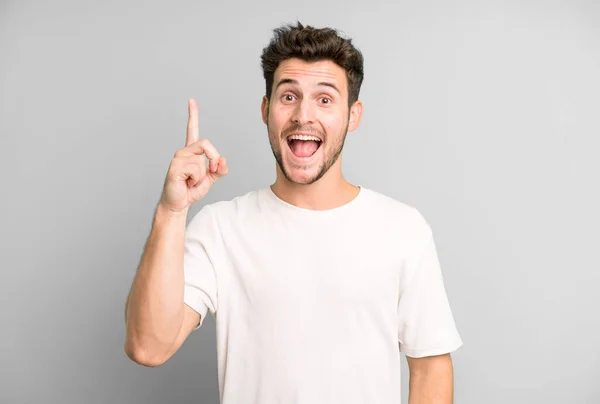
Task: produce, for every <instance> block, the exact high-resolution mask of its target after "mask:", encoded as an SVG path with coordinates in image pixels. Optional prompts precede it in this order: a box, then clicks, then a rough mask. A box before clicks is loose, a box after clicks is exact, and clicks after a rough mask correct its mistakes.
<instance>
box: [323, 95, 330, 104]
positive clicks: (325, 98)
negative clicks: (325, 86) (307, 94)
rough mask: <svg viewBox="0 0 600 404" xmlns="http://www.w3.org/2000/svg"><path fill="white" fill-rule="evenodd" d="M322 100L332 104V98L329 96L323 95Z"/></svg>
mask: <svg viewBox="0 0 600 404" xmlns="http://www.w3.org/2000/svg"><path fill="white" fill-rule="evenodd" d="M321 100H322V101H323V104H331V98H329V97H323V98H321ZM325 101H326V102H325Z"/></svg>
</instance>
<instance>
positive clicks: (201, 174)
mask: <svg viewBox="0 0 600 404" xmlns="http://www.w3.org/2000/svg"><path fill="white" fill-rule="evenodd" d="M183 173H184V175H185V176H187V179H186V182H187V184H188V186H190V187H195V186H197V185H198V184H199V183H200V182H201V181H202V179H203V178H205V177H206V167H205V166H204V165H203V164H200V165H198V164H195V163H190V164H186V165H184V166H183Z"/></svg>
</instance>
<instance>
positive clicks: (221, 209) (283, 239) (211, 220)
mask: <svg viewBox="0 0 600 404" xmlns="http://www.w3.org/2000/svg"><path fill="white" fill-rule="evenodd" d="M184 274H185V289H184V302H185V303H186V304H187V305H189V306H190V307H191V308H193V309H194V310H196V311H197V312H198V313H200V315H201V320H200V325H199V326H198V327H197V328H196V329H198V328H199V327H200V326H201V325H202V323H203V320H204V318H205V316H206V314H207V312H210V313H211V314H212V315H213V316H214V318H215V321H216V333H217V363H218V384H219V395H220V400H221V403H222V404H315V403H328V404H329V403H331V404H337V403H344V404H359V403H360V404H365V403H377V404H399V403H400V382H401V379H400V369H401V368H400V358H401V356H400V350H402V352H404V353H405V354H406V355H407V356H411V357H422V356H429V355H437V354H443V353H448V352H451V351H454V350H456V349H457V348H459V347H460V346H461V345H462V340H461V338H460V336H459V333H458V331H457V329H456V326H455V323H454V319H453V315H452V313H451V310H450V306H449V303H448V299H447V295H446V291H445V288H444V283H443V280H442V273H441V269H440V265H439V262H438V256H437V253H436V248H435V244H434V239H433V234H432V231H431V228H430V226H429V224H428V223H427V222H426V220H425V219H424V217H423V216H422V215H421V213H420V212H419V211H418V210H417V209H415V208H414V207H411V206H409V205H407V204H404V203H402V202H399V201H396V200H394V199H392V198H390V197H387V196H385V195H383V194H381V193H378V192H376V191H373V190H370V189H367V188H364V187H361V189H360V192H359V194H358V196H356V197H355V198H354V199H353V200H352V201H350V202H348V203H347V204H345V205H343V206H341V207H338V208H335V209H330V210H321V211H316V210H309V209H303V208H299V207H296V206H294V205H291V204H289V203H287V202H285V201H283V200H281V199H279V198H278V197H277V196H276V195H275V194H274V193H273V192H272V190H271V188H270V187H266V188H264V189H260V190H258V191H252V192H249V193H247V194H245V195H242V196H239V197H236V198H234V199H233V200H230V201H220V202H216V203H213V204H209V205H205V206H203V207H202V208H201V209H200V211H199V212H198V213H197V214H196V215H195V216H194V217H193V218H192V220H191V221H190V223H189V224H188V226H187V229H186V240H185V257H184Z"/></svg>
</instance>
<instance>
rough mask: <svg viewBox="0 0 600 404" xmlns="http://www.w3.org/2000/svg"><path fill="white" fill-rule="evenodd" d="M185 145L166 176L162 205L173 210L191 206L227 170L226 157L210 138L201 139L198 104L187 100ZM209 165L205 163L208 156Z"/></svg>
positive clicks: (161, 198)
mask: <svg viewBox="0 0 600 404" xmlns="http://www.w3.org/2000/svg"><path fill="white" fill-rule="evenodd" d="M188 113H189V117H188V125H187V135H186V142H185V147H183V148H181V149H179V150H177V151H176V152H175V157H174V158H173V160H171V164H170V166H169V171H168V172H167V176H166V178H165V183H164V186H163V193H162V195H161V197H160V202H159V205H161V206H162V207H163V208H167V209H169V210H171V211H173V212H181V211H184V210H186V209H188V208H189V207H190V206H191V205H192V204H193V203H194V202H198V201H199V200H200V199H202V198H203V197H204V195H206V193H207V192H208V190H209V189H210V187H211V186H212V184H214V183H215V182H216V181H217V180H218V179H219V178H221V177H223V176H224V175H226V174H227V171H228V170H227V161H226V160H225V157H222V156H221V155H220V154H219V152H218V151H217V149H215V147H214V146H213V145H212V143H211V142H210V141H209V140H208V139H200V140H199V135H200V131H199V129H198V104H197V103H196V101H195V100H194V99H193V98H191V99H189V100H188ZM207 158H208V159H209V166H208V168H207V167H206V159H207Z"/></svg>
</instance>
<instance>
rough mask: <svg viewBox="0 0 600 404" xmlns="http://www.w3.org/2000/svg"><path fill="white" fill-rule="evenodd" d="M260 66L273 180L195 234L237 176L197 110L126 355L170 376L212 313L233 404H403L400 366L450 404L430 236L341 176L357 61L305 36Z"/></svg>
mask: <svg viewBox="0 0 600 404" xmlns="http://www.w3.org/2000/svg"><path fill="white" fill-rule="evenodd" d="M262 67H263V70H264V77H265V80H266V95H265V96H264V97H263V99H262V105H261V109H262V119H263V121H264V123H265V124H266V126H267V131H268V134H269V141H270V143H271V148H272V151H273V154H274V156H275V160H276V162H277V165H276V168H277V179H276V181H275V183H274V184H272V185H271V186H269V187H265V188H263V189H260V190H257V191H253V192H249V193H247V194H245V195H242V196H239V197H236V198H235V199H233V200H230V201H220V202H217V203H213V204H206V205H204V206H203V207H202V208H201V209H200V211H199V212H198V213H197V214H196V215H195V216H194V218H193V219H192V220H191V222H190V223H189V225H188V227H187V229H186V216H187V213H188V209H189V207H190V205H191V204H193V203H194V202H197V201H199V200H201V199H202V198H203V197H204V195H206V193H207V192H208V190H209V188H210V186H211V185H212V184H213V183H214V182H215V181H216V180H217V179H219V178H221V177H222V176H224V175H226V174H227V163H226V160H225V158H224V157H223V156H221V155H220V154H219V152H218V151H217V150H216V149H215V148H214V146H213V145H212V144H211V143H210V141H209V140H207V139H201V140H199V134H198V113H197V105H196V103H195V101H194V100H190V101H189V121H188V133H187V142H186V146H185V147H183V148H182V149H180V150H178V151H177V152H176V153H175V157H174V159H173V160H172V162H171V165H170V167H169V171H168V173H167V177H166V180H165V184H164V190H163V194H162V196H161V199H160V202H159V204H158V206H157V209H156V212H155V216H154V221H153V225H152V231H151V233H150V236H149V238H148V240H147V244H146V247H145V250H144V254H143V256H142V259H141V262H140V266H139V268H138V271H137V274H136V278H135V280H134V283H133V286H132V289H131V292H130V295H129V297H128V304H127V308H126V318H127V339H126V343H125V351H126V352H127V355H128V356H129V357H130V358H131V359H132V360H134V361H136V362H138V363H140V364H143V365H145V366H158V365H160V364H162V363H164V362H165V361H167V360H168V359H169V358H170V357H171V356H172V355H173V354H174V353H175V352H176V351H177V350H178V349H179V347H181V345H182V344H183V342H184V341H185V340H186V338H187V337H188V336H189V335H190V333H191V332H192V331H193V330H195V329H198V328H199V327H200V326H201V325H202V323H203V320H204V318H205V317H206V315H207V313H208V312H210V313H211V314H212V315H213V316H215V318H216V327H217V354H218V382H219V392H220V399H221V403H223V404H276V403H277V404H279V403H286V404H317V403H327V404H330V403H344V404H353V403H356V404H358V403H360V404H365V403H369V404H374V403H377V404H397V403H400V362H399V359H400V351H403V352H404V353H405V354H406V357H407V358H408V364H409V368H410V391H409V397H410V399H409V400H410V401H409V402H410V403H411V404H417V403H432V404H433V403H444V404H448V403H451V402H452V396H453V373H452V362H451V359H450V352H452V351H454V350H456V349H457V348H458V347H460V346H461V345H462V341H461V338H460V336H459V334H458V332H457V329H456V327H455V324H454V320H453V316H452V313H451V310H450V307H449V304H448V299H447V296H446V293H445V289H444V284H443V280H442V274H441V270H440V266H439V262H438V257H437V254H436V248H435V243H434V238H433V233H432V229H431V228H430V226H429V224H428V223H427V221H426V220H425V219H424V217H423V216H422V215H421V214H420V212H419V211H418V210H417V209H415V208H414V207H411V206H408V205H406V204H404V203H402V202H399V201H396V200H394V199H392V198H389V197H387V196H384V195H382V194H380V193H378V192H376V191H374V190H370V189H368V188H365V187H362V186H356V185H353V184H350V183H348V182H347V181H346V180H345V179H344V177H343V175H342V169H341V154H342V148H343V145H344V140H345V137H346V133H347V131H352V130H354V129H355V128H357V127H358V125H359V123H360V119H361V116H362V103H361V101H359V100H358V94H359V90H360V86H361V83H362V79H363V58H362V55H361V53H360V52H359V51H358V50H357V49H355V48H354V46H353V45H352V43H351V40H349V39H343V38H341V37H340V36H338V34H337V33H336V31H334V30H333V29H314V28H312V27H310V26H306V27H303V26H302V25H301V24H300V23H298V25H297V26H285V27H281V28H278V29H276V30H275V35H274V37H273V39H272V40H271V42H270V44H269V46H267V47H266V48H265V49H264V51H263V55H262ZM206 158H208V159H209V162H210V163H209V167H208V168H206Z"/></svg>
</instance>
